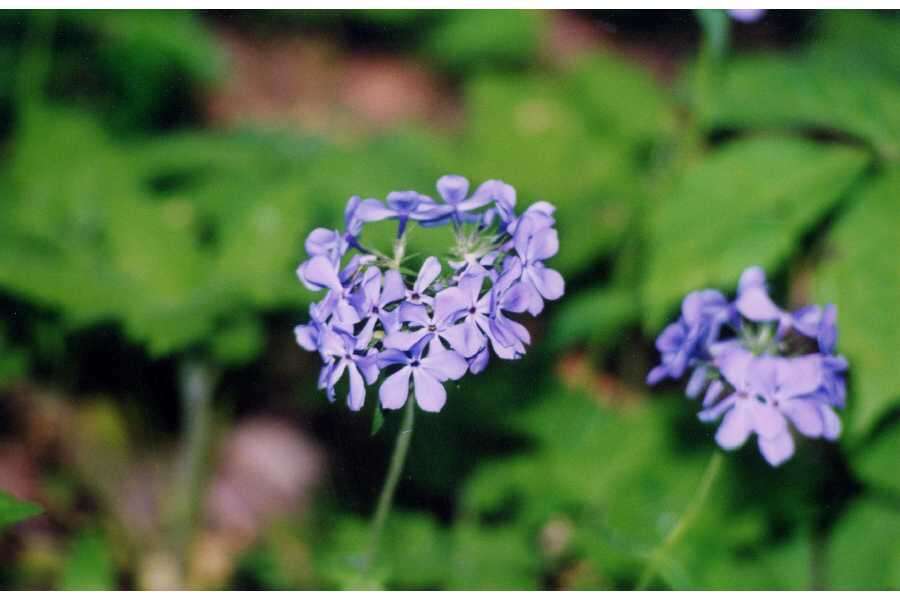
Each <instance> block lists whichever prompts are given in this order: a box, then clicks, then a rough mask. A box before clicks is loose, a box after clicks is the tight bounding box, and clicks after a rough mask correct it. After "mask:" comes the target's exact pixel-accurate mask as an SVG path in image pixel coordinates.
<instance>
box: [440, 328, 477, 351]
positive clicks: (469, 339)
mask: <svg viewBox="0 0 900 600" xmlns="http://www.w3.org/2000/svg"><path fill="white" fill-rule="evenodd" d="M440 335H441V337H442V338H444V339H445V340H447V343H449V344H450V347H451V348H453V349H454V350H456V351H457V352H459V353H460V354H462V355H463V356H466V357H468V356H473V355H474V354H475V353H476V352H478V351H479V350H481V349H482V348H483V347H484V344H485V338H484V334H482V333H481V331H480V330H479V329H478V327H476V326H475V324H474V323H472V322H470V321H464V322H462V323H459V324H458V325H454V326H452V327H450V328H448V329H446V330H444V331H443V332H441V334H440Z"/></svg>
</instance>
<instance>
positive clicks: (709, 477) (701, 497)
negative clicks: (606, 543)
mask: <svg viewBox="0 0 900 600" xmlns="http://www.w3.org/2000/svg"><path fill="white" fill-rule="evenodd" d="M721 470H722V453H721V452H713V454H712V458H711V459H710V461H709V464H707V466H706V470H705V471H704V472H703V477H702V478H701V479H700V485H698V486H697V492H696V493H695V494H694V497H693V498H692V499H691V502H690V504H688V506H687V508H686V509H685V511H684V512H683V513H682V515H681V518H679V519H678V522H677V523H675V526H674V527H672V529H670V530H669V533H668V534H667V535H666V538H665V539H664V540H663V542H662V543H661V544H660V545H659V546H657V547H656V549H655V550H654V551H653V553H652V554H651V555H650V559H649V560H648V561H647V564H646V566H645V567H644V571H643V572H642V573H641V576H640V578H639V579H638V584H637V587H636V588H635V590H638V591H643V590H646V589H647V586H649V585H650V584H651V583H652V582H653V577H654V575H656V571H657V569H659V565H660V563H661V562H662V561H663V560H664V559H665V558H666V556H668V554H669V552H670V550H671V549H672V547H674V546H675V545H676V544H677V543H678V542H679V540H681V538H682V537H684V534H685V533H687V531H688V530H689V529H690V527H691V525H692V524H693V523H694V521H695V520H696V518H697V515H698V514H699V513H700V509H701V508H703V505H704V504H706V498H707V497H708V496H709V491H710V490H711V489H712V486H713V484H714V483H715V482H716V479H717V478H718V476H719V471H721Z"/></svg>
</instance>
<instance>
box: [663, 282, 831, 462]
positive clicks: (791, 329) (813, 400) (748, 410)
mask: <svg viewBox="0 0 900 600" xmlns="http://www.w3.org/2000/svg"><path fill="white" fill-rule="evenodd" d="M836 345H837V309H836V308H835V307H834V305H831V304H829V305H826V306H817V305H813V306H807V307H804V308H802V309H800V310H798V311H796V312H793V313H791V312H787V311H784V310H782V309H781V308H779V307H778V306H777V305H776V304H775V303H774V302H773V301H772V300H771V298H769V294H768V291H767V289H766V281H765V273H764V272H763V270H762V269H761V268H760V267H751V268H749V269H747V270H745V271H744V273H743V274H742V275H741V279H740V284H739V286H738V295H737V299H736V300H735V301H734V302H733V303H730V302H728V301H727V300H726V299H725V296H723V295H722V294H721V293H719V292H718V291H716V290H701V291H697V292H692V293H690V294H688V295H687V297H685V299H684V302H683V303H682V305H681V316H680V317H679V319H678V321H676V322H675V323H672V324H671V325H669V326H668V327H666V328H665V329H664V330H663V332H662V333H661V334H660V336H659V338H658V339H657V340H656V348H657V349H658V350H659V352H660V354H661V355H662V364H660V365H659V366H657V367H655V368H654V369H653V370H652V371H650V374H649V375H648V376H647V383H648V384H650V385H654V384H656V383H658V382H659V381H661V380H663V379H665V378H666V377H671V378H673V379H678V378H680V377H681V376H682V375H684V374H685V372H686V371H688V370H693V371H692V373H691V376H690V378H689V380H688V384H687V395H688V396H689V397H691V398H696V397H699V396H700V395H701V394H704V398H703V405H702V410H701V411H700V413H699V417H700V419H701V420H702V421H705V422H709V421H715V420H717V419H719V418H720V417H721V418H722V422H721V425H720V426H719V429H718V431H717V433H716V441H717V442H718V444H719V445H720V446H721V447H722V448H725V449H726V450H731V449H734V448H738V447H740V446H742V445H743V444H744V442H745V441H746V440H747V438H748V437H749V436H750V434H751V433H755V434H756V436H757V441H758V444H759V450H760V452H761V453H762V455H763V457H764V458H765V459H766V460H767V461H768V462H769V464H771V465H773V466H778V465H780V464H781V463H783V462H784V461H786V460H787V459H789V458H790V457H791V456H792V455H793V454H794V440H793V437H792V435H791V432H790V428H789V424H790V425H793V428H794V429H795V430H796V431H798V432H799V433H801V434H803V435H804V436H806V437H810V438H819V437H821V438H825V439H827V440H835V439H837V437H838V436H839V435H840V432H841V422H840V419H839V418H838V416H837V414H836V413H835V411H834V409H835V408H843V407H844V401H845V396H846V390H845V383H844V372H845V371H846V370H847V361H846V359H845V358H844V357H843V356H840V355H838V354H836V353H835V346H836Z"/></svg>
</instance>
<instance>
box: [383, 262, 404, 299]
mask: <svg viewBox="0 0 900 600" xmlns="http://www.w3.org/2000/svg"><path fill="white" fill-rule="evenodd" d="M405 296H406V286H405V285H403V277H402V276H401V275H400V272H399V271H396V270H394V269H391V270H390V271H388V272H387V273H385V274H384V287H382V289H381V299H380V302H381V306H386V305H388V304H391V303H392V302H398V301H400V300H402V299H403V298H404V297H405Z"/></svg>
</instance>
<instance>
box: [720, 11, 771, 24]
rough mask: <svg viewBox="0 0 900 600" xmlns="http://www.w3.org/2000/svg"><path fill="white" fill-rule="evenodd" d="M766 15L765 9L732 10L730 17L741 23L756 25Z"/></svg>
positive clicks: (729, 13)
mask: <svg viewBox="0 0 900 600" xmlns="http://www.w3.org/2000/svg"><path fill="white" fill-rule="evenodd" d="M765 14H766V9H764V8H730V9H728V16H729V17H731V18H732V19H734V20H735V21H739V22H741V23H755V22H756V21H759V20H760V19H762V18H763V16H765Z"/></svg>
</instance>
